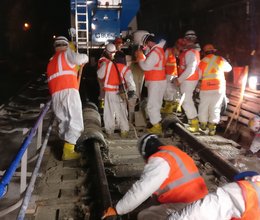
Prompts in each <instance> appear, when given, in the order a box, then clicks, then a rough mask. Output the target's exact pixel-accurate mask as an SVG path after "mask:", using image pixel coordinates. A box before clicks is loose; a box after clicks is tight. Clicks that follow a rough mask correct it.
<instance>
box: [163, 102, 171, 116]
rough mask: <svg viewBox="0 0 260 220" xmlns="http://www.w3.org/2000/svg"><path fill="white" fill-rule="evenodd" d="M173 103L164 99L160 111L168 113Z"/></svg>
mask: <svg viewBox="0 0 260 220" xmlns="http://www.w3.org/2000/svg"><path fill="white" fill-rule="evenodd" d="M173 107H174V106H173V103H172V102H171V101H165V105H164V107H162V108H161V113H165V114H170V113H172V111H173Z"/></svg>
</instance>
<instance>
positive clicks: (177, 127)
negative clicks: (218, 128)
mask: <svg viewBox="0 0 260 220" xmlns="http://www.w3.org/2000/svg"><path fill="white" fill-rule="evenodd" d="M171 126H173V127H172V128H173V130H174V132H176V133H177V134H178V135H179V136H181V138H182V139H185V141H186V142H187V143H188V144H189V145H190V147H192V148H193V149H194V150H196V151H197V153H198V155H199V156H200V157H201V159H202V160H204V161H208V162H210V163H211V164H212V166H213V167H214V168H216V170H217V171H219V173H221V174H222V175H224V176H225V177H227V178H228V179H229V180H230V181H233V178H234V176H235V175H236V174H238V173H239V171H238V170H237V169H236V168H235V167H234V166H232V165H231V164H229V163H227V162H226V161H225V160H223V159H222V158H221V157H220V156H218V155H216V154H215V153H214V152H213V151H212V150H211V149H210V148H209V146H207V144H205V143H203V142H201V141H200V140H198V139H197V138H196V137H195V136H194V135H193V134H191V133H190V132H189V131H187V130H186V129H185V128H184V127H183V126H182V125H181V124H180V123H178V122H174V123H172V124H171Z"/></svg>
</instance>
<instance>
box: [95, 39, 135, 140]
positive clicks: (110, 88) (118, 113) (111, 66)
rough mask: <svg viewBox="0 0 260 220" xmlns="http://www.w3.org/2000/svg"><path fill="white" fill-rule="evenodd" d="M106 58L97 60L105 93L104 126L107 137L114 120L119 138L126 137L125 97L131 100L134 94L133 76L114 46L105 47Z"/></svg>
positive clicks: (112, 130) (113, 125)
mask: <svg viewBox="0 0 260 220" xmlns="http://www.w3.org/2000/svg"><path fill="white" fill-rule="evenodd" d="M105 53H106V54H107V56H103V57H101V59H100V60H99V69H98V71H97V76H98V78H99V79H100V80H101V81H102V84H103V90H104V92H105V100H104V101H105V102H104V116H103V117H104V125H105V131H106V133H107V135H108V136H110V135H111V134H113V133H114V130H115V126H116V120H117V123H118V125H119V128H120V132H121V133H120V134H121V137H127V136H128V131H129V124H128V118H127V116H128V112H127V97H128V98H132V97H133V96H134V94H135V90H136V88H135V83H134V80H133V75H132V72H131V70H130V68H129V67H128V66H126V65H125V64H123V63H124V57H122V56H121V57H120V55H118V56H117V60H113V58H114V55H115V53H116V47H115V45H114V44H112V43H109V44H107V45H106V48H105Z"/></svg>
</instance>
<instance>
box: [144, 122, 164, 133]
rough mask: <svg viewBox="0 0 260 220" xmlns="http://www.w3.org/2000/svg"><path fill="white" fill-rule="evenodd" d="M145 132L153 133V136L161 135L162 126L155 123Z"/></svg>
mask: <svg viewBox="0 0 260 220" xmlns="http://www.w3.org/2000/svg"><path fill="white" fill-rule="evenodd" d="M147 132H149V133H153V134H162V125H161V124H160V123H157V124H155V125H153V127H151V128H148V129H147Z"/></svg>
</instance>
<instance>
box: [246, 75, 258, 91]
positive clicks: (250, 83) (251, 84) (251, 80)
mask: <svg viewBox="0 0 260 220" xmlns="http://www.w3.org/2000/svg"><path fill="white" fill-rule="evenodd" d="M248 86H249V88H250V89H256V86H257V76H250V77H249V78H248Z"/></svg>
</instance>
